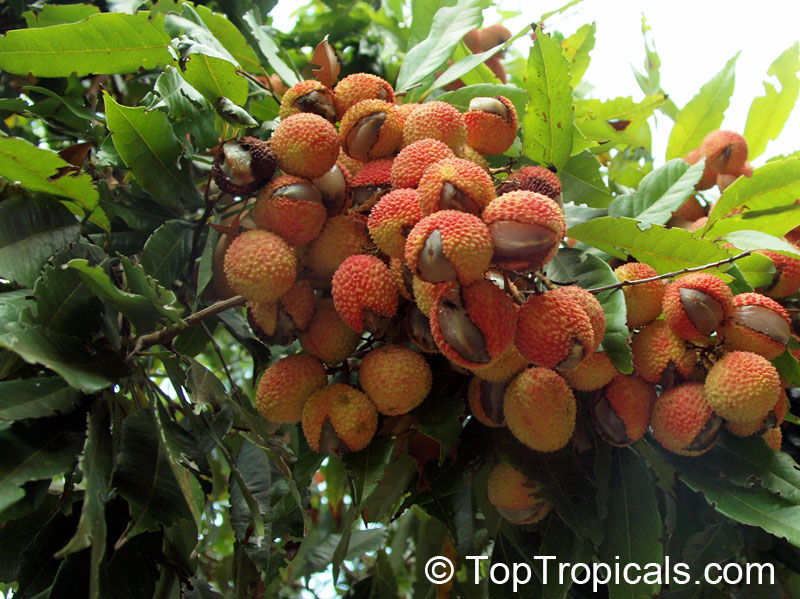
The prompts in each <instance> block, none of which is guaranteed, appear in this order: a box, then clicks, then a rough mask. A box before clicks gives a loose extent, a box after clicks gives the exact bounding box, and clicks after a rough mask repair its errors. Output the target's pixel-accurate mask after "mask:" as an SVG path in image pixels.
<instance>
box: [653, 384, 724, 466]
mask: <svg viewBox="0 0 800 599" xmlns="http://www.w3.org/2000/svg"><path fill="white" fill-rule="evenodd" d="M650 426H651V427H652V429H653V435H655V438H656V440H657V441H658V442H659V443H660V444H661V445H662V446H663V447H664V448H665V449H668V450H669V451H671V452H673V453H677V454H678V455H683V456H698V455H702V454H704V453H705V452H707V451H708V450H709V449H711V448H712V447H713V446H714V443H715V442H716V438H717V436H718V434H719V430H720V428H721V420H720V419H719V418H718V417H716V416H715V414H714V410H713V409H712V408H711V405H710V404H709V403H708V400H707V398H706V393H705V390H704V389H703V384H702V383H682V384H680V385H678V386H677V387H672V388H670V389H667V390H666V391H664V392H663V393H662V394H661V395H660V396H659V397H658V399H657V400H656V402H655V404H653V415H652V417H651V418H650Z"/></svg>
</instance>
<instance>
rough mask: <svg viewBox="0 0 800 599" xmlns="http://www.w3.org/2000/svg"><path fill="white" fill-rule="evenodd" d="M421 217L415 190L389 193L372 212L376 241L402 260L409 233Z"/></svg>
mask: <svg viewBox="0 0 800 599" xmlns="http://www.w3.org/2000/svg"><path fill="white" fill-rule="evenodd" d="M420 220H422V212H420V209H419V202H418V201H417V191H416V190H415V189H395V190H394V191H392V192H390V193H388V194H386V195H385V196H383V197H382V198H381V199H380V200H378V203H377V204H375V206H374V207H373V208H372V210H371V211H370V213H369V218H368V219H367V229H369V235H370V237H372V241H374V242H375V245H377V246H378V249H380V250H381V251H382V252H383V253H384V254H386V255H387V256H389V257H390V258H396V259H398V260H402V259H403V257H404V255H405V247H406V236H407V235H408V233H409V232H410V231H411V229H412V228H413V227H414V225H416V224H417V223H418V222H419V221H420Z"/></svg>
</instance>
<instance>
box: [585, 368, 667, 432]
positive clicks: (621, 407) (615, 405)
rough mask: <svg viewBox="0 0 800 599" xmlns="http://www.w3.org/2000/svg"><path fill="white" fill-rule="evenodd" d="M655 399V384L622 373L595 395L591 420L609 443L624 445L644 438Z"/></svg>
mask: <svg viewBox="0 0 800 599" xmlns="http://www.w3.org/2000/svg"><path fill="white" fill-rule="evenodd" d="M655 400H656V390H655V387H653V385H651V384H649V383H647V382H645V381H644V380H642V379H640V378H639V377H638V376H626V375H623V374H620V375H618V376H616V377H614V380H612V381H611V382H610V383H609V384H608V385H607V386H606V387H605V389H603V390H602V391H601V392H600V393H598V394H597V395H596V396H595V399H594V401H593V403H592V410H591V414H592V421H593V422H594V425H595V428H596V429H597V432H598V433H600V436H601V437H603V439H605V440H606V442H608V443H609V444H611V445H614V446H616V447H625V446H627V445H630V444H631V443H635V442H636V441H638V440H639V439H641V438H642V437H644V434H645V432H647V427H648V426H650V414H651V412H652V409H653V403H654V402H655Z"/></svg>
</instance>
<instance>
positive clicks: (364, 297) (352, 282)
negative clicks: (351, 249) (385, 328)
mask: <svg viewBox="0 0 800 599" xmlns="http://www.w3.org/2000/svg"><path fill="white" fill-rule="evenodd" d="M331 293H332V295H333V303H334V305H335V306H336V311H337V312H339V315H340V316H341V317H342V320H343V321H344V322H345V323H346V324H347V326H349V327H350V328H351V329H353V330H354V331H357V332H359V333H362V332H364V330H365V329H367V330H370V331H372V332H377V330H376V326H375V322H373V321H378V320H383V319H389V318H391V317H392V316H394V314H395V312H397V286H396V285H395V283H394V278H393V277H392V273H391V271H390V270H389V267H388V266H386V264H384V263H383V262H382V261H381V260H380V259H379V258H376V257H375V256H367V255H365V254H359V255H356V256H350V257H349V258H346V259H345V260H344V262H342V264H341V265H340V266H339V268H337V269H336V272H335V273H334V275H333V281H332V288H331ZM380 330H382V329H380Z"/></svg>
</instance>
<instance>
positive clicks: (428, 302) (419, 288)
mask: <svg viewBox="0 0 800 599" xmlns="http://www.w3.org/2000/svg"><path fill="white" fill-rule="evenodd" d="M406 268H408V266H406ZM409 272H410V271H409ZM442 284H443V283H428V281H426V280H424V279H420V278H419V277H418V276H417V275H414V274H412V275H411V291H412V294H413V296H414V301H415V302H416V303H417V308H419V309H420V311H421V312H422V313H423V314H424V315H425V316H427V317H429V318H430V315H431V308H432V307H433V302H434V300H435V299H436V291H437V287H438V286H439V285H442Z"/></svg>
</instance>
